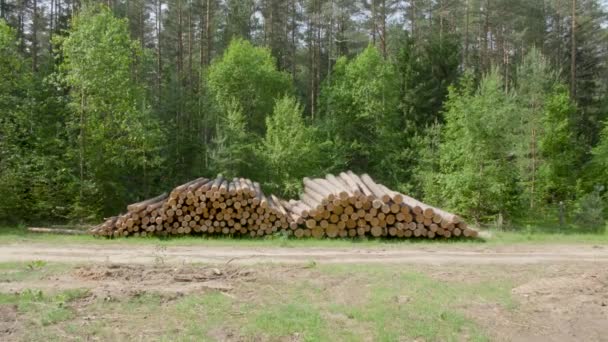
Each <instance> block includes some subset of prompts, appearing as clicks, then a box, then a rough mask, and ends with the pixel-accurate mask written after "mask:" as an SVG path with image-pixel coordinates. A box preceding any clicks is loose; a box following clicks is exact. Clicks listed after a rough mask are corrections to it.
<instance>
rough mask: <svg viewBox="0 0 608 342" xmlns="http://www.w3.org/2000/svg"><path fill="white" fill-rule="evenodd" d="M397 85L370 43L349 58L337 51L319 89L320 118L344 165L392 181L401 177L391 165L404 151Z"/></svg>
mask: <svg viewBox="0 0 608 342" xmlns="http://www.w3.org/2000/svg"><path fill="white" fill-rule="evenodd" d="M396 90H397V87H396V77H395V72H394V69H393V66H392V65H391V64H390V63H389V62H387V61H386V60H384V59H383V58H382V55H381V53H380V52H379V51H378V49H376V48H375V47H373V46H369V47H368V48H367V49H365V51H363V52H362V53H361V54H360V55H359V56H357V57H356V58H355V59H353V60H352V61H348V60H347V59H346V58H344V57H342V58H340V59H338V61H337V62H336V65H335V67H334V74H333V77H332V81H331V83H326V84H325V85H324V88H323V89H322V100H323V101H322V103H323V105H322V108H323V109H324V111H325V114H324V115H325V117H324V118H322V121H321V123H320V125H322V127H324V129H325V132H326V134H327V136H328V137H332V139H333V141H334V145H335V146H336V147H337V148H338V149H339V150H340V151H341V152H340V153H336V154H342V155H343V156H344V157H345V158H346V159H347V160H348V167H351V168H353V169H354V170H356V171H361V172H371V173H373V174H374V176H376V177H377V178H379V179H381V180H384V181H389V182H391V183H398V182H400V181H402V180H403V177H402V176H403V175H402V174H401V172H402V171H401V170H400V168H395V167H394V165H399V163H400V162H402V161H403V160H404V156H405V155H407V146H403V145H402V142H403V141H404V139H402V138H403V136H402V132H403V123H402V122H401V121H400V120H399V119H400V118H399V115H398V111H397V103H398V93H397V91H396Z"/></svg>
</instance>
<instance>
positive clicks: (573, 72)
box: [570, 0, 576, 99]
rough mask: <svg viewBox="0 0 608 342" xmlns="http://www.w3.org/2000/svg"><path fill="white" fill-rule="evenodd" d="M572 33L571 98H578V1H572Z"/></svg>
mask: <svg viewBox="0 0 608 342" xmlns="http://www.w3.org/2000/svg"><path fill="white" fill-rule="evenodd" d="M570 21H571V25H572V26H571V28H570V30H571V33H570V45H571V47H570V96H571V98H572V99H575V98H576V0H572V19H571V20H570Z"/></svg>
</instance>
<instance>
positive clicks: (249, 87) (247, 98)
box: [208, 39, 292, 135]
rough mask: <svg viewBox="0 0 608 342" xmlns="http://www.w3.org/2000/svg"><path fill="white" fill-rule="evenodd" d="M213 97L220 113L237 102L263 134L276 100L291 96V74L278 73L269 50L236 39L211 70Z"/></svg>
mask: <svg viewBox="0 0 608 342" xmlns="http://www.w3.org/2000/svg"><path fill="white" fill-rule="evenodd" d="M208 83H209V90H210V93H211V96H212V97H213V98H214V99H215V102H216V104H217V105H218V107H219V109H220V111H222V112H227V111H228V110H229V109H230V107H231V106H232V103H233V102H234V101H236V103H237V104H238V106H239V107H240V108H241V109H242V111H243V113H244V114H245V116H246V119H247V121H246V122H247V127H249V129H250V130H251V131H252V132H254V133H256V134H259V135H263V133H264V130H265V128H264V122H265V121H264V120H265V117H266V115H268V114H270V113H271V112H272V107H273V106H274V102H275V100H276V99H278V98H280V97H281V96H283V95H285V94H291V93H292V85H291V80H290V78H289V75H288V74H286V73H284V72H280V71H278V70H277V67H276V61H275V60H274V58H273V57H272V55H271V54H270V51H269V50H268V49H266V48H262V47H254V46H253V45H251V43H250V42H248V41H245V40H242V39H234V40H233V41H232V42H231V43H230V46H228V48H227V49H226V51H225V52H224V55H223V56H222V57H221V58H220V59H217V60H216V61H214V62H213V64H212V65H211V66H210V68H209V74H208Z"/></svg>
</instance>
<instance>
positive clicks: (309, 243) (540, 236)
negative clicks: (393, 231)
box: [0, 227, 608, 248]
mask: <svg viewBox="0 0 608 342" xmlns="http://www.w3.org/2000/svg"><path fill="white" fill-rule="evenodd" d="M488 232H489V235H490V236H489V237H486V238H484V239H475V240H471V239H449V240H441V239H437V240H428V239H403V240H396V239H372V238H370V239H359V238H355V239H321V240H317V239H312V238H309V239H289V238H285V237H282V236H279V235H277V236H269V237H266V238H264V239H252V238H245V237H244V238H230V237H223V236H212V237H202V236H181V237H169V238H162V237H145V238H124V239H106V238H96V237H93V236H89V235H54V234H40V233H29V232H28V231H27V229H26V228H25V227H0V245H2V244H11V243H35V242H42V243H48V244H101V245H104V244H109V245H155V246H198V245H201V246H215V247H234V246H240V247H285V248H289V247H327V248H342V247H372V248H373V247H381V248H399V247H407V246H412V245H468V244H479V243H484V244H490V245H504V244H526V243H540V244H545V243H595V244H608V232H602V233H578V232H572V231H565V232H560V231H557V230H548V229H545V228H542V229H541V228H530V227H528V228H525V229H521V230H517V231H499V230H493V229H490V230H488Z"/></svg>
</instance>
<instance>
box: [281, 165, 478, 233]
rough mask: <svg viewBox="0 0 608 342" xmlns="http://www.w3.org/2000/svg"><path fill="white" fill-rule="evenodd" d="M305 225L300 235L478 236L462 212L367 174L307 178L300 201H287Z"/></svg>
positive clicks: (293, 212)
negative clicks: (428, 201)
mask: <svg viewBox="0 0 608 342" xmlns="http://www.w3.org/2000/svg"><path fill="white" fill-rule="evenodd" d="M284 206H285V207H287V208H288V209H289V211H290V213H291V214H292V219H293V220H294V221H296V222H304V227H301V228H298V229H296V230H295V231H294V235H295V236H296V237H301V236H308V235H311V236H313V237H316V238H321V237H324V236H326V237H330V238H333V237H347V236H348V237H355V236H373V237H396V238H410V237H417V238H418V237H420V238H429V239H433V238H436V237H444V238H450V237H460V236H462V237H476V236H477V231H475V230H473V229H470V228H468V227H467V225H466V223H465V222H464V221H462V219H461V218H460V217H458V216H457V215H454V214H450V213H448V212H445V211H443V210H441V209H438V208H434V207H431V206H429V205H426V204H424V203H422V202H420V201H418V200H416V199H414V198H412V197H409V196H407V195H404V194H401V193H398V192H395V191H392V190H390V189H388V188H387V187H386V186H384V185H382V184H378V183H376V182H374V180H373V179H372V178H371V177H370V176H369V175H367V174H363V175H361V176H359V175H357V174H355V173H353V172H350V171H349V172H342V173H340V174H339V175H338V176H334V175H331V174H329V175H327V176H326V177H325V178H317V179H309V178H304V191H303V193H302V194H301V195H300V200H298V201H295V200H292V201H289V202H287V203H285V204H284Z"/></svg>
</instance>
